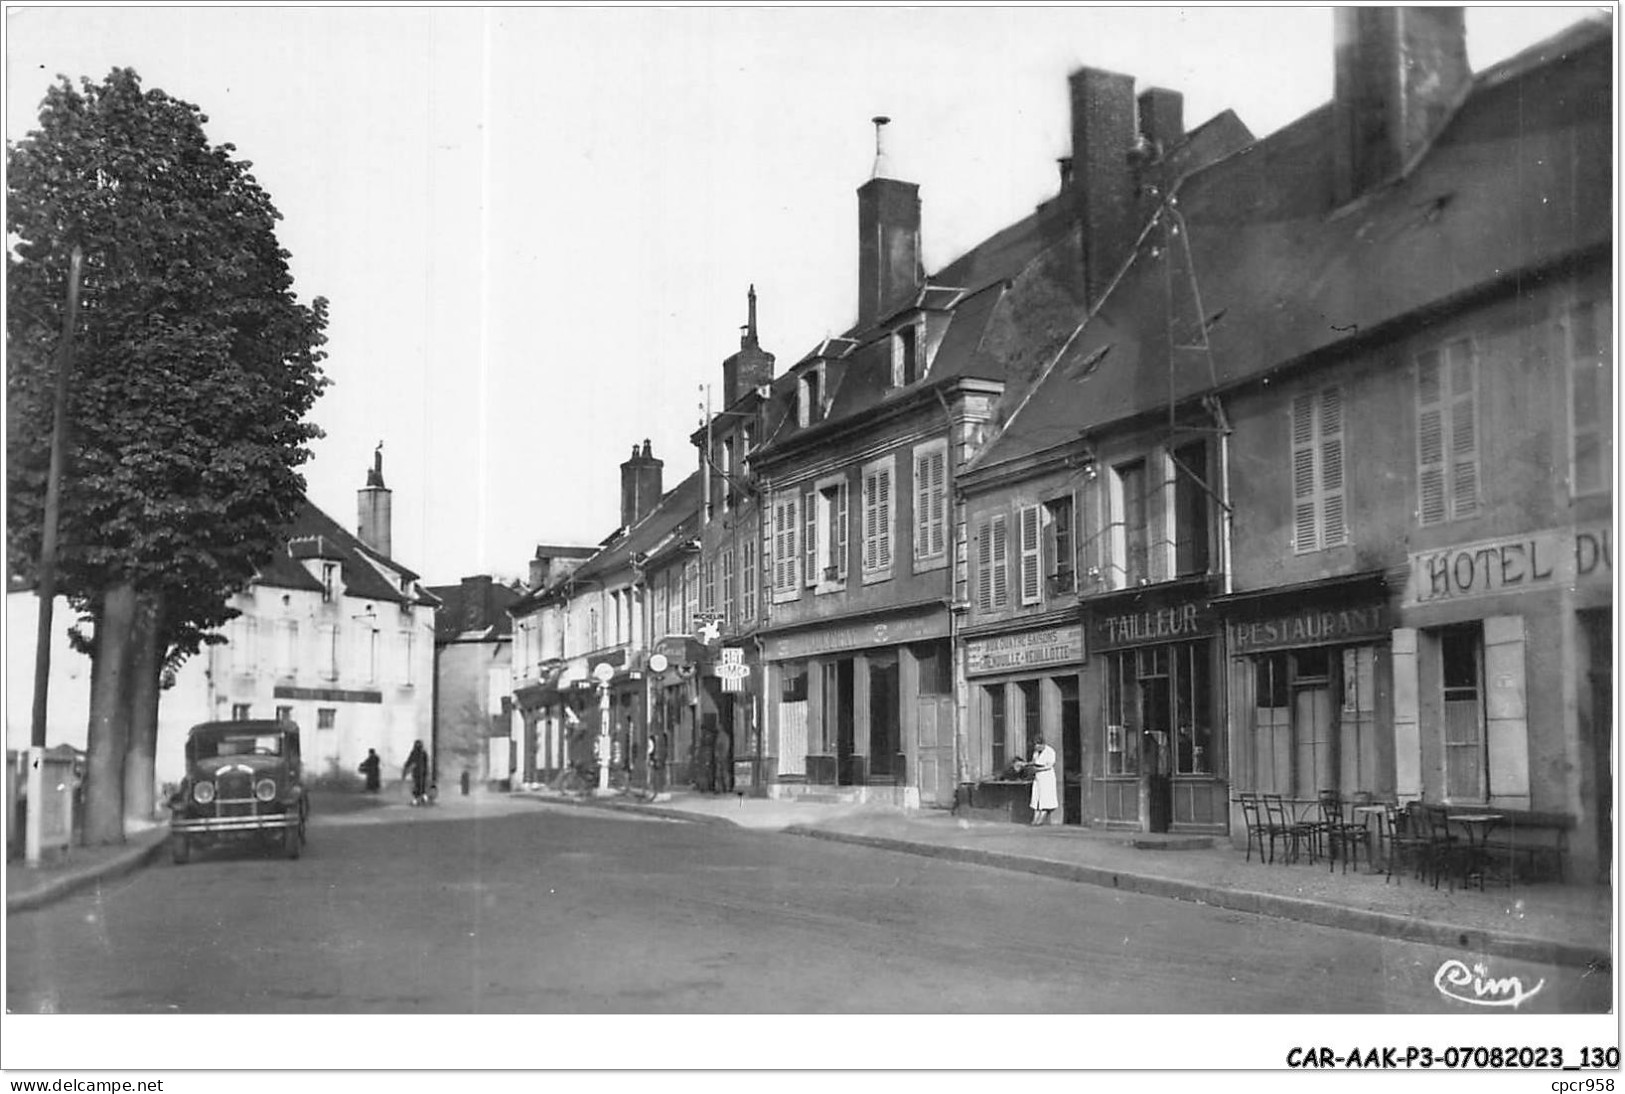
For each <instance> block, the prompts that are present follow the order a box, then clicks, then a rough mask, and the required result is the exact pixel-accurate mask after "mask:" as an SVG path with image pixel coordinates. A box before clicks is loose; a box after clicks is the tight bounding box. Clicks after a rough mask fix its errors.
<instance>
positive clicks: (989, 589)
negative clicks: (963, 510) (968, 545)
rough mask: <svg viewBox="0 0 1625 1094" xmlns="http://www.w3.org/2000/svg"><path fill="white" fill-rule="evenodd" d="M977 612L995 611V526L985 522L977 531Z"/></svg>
mask: <svg viewBox="0 0 1625 1094" xmlns="http://www.w3.org/2000/svg"><path fill="white" fill-rule="evenodd" d="M976 610H977V611H980V612H984V613H985V612H990V611H992V610H993V526H992V524H991V522H989V521H985V520H984V521H983V522H982V523H981V524H980V525H979V526H978V527H977V530H976Z"/></svg>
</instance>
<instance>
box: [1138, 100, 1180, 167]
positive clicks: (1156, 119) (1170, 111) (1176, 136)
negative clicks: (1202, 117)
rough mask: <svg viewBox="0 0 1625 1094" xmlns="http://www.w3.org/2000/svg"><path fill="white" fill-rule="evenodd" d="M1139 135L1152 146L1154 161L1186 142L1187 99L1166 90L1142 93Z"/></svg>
mask: <svg viewBox="0 0 1625 1094" xmlns="http://www.w3.org/2000/svg"><path fill="white" fill-rule="evenodd" d="M1139 102H1140V136H1142V137H1144V138H1145V141H1146V144H1147V145H1149V146H1150V151H1151V155H1152V158H1154V159H1161V158H1162V156H1163V155H1164V154H1165V153H1166V152H1167V151H1168V150H1169V149H1170V148H1172V147H1173V146H1174V145H1176V144H1178V143H1179V142H1180V141H1182V140H1184V139H1185V96H1183V95H1181V94H1180V93H1179V92H1177V91H1169V90H1168V89H1167V88H1163V87H1148V88H1146V89H1145V90H1144V91H1142V92H1140V100H1139Z"/></svg>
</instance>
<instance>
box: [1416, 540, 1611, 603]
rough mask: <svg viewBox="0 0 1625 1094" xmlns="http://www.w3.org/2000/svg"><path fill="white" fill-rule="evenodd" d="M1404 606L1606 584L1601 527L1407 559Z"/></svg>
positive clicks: (1607, 549) (1607, 554) (1607, 563)
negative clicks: (1408, 576)
mask: <svg viewBox="0 0 1625 1094" xmlns="http://www.w3.org/2000/svg"><path fill="white" fill-rule="evenodd" d="M1410 570H1411V574H1410V584H1409V586H1408V587H1407V588H1406V591H1405V606H1406V607H1415V606H1417V605H1421V604H1441V603H1448V602H1453V601H1457V600H1470V599H1472V598H1473V597H1479V596H1493V595H1496V594H1500V593H1519V592H1538V591H1540V590H1543V589H1557V588H1562V587H1570V588H1572V587H1575V586H1578V585H1590V584H1603V585H1606V584H1608V583H1610V582H1612V580H1613V577H1614V547H1613V537H1612V530H1611V528H1610V527H1609V525H1607V524H1594V525H1580V526H1577V527H1574V528H1553V529H1547V530H1544V531H1539V532H1526V533H1524V534H1522V535H1517V536H1506V537H1503V538H1501V539H1492V540H1483V541H1480V542H1478V543H1465V544H1461V545H1458V546H1454V547H1445V548H1441V549H1438V550H1433V551H1419V552H1416V553H1414V554H1412V555H1411V556H1410Z"/></svg>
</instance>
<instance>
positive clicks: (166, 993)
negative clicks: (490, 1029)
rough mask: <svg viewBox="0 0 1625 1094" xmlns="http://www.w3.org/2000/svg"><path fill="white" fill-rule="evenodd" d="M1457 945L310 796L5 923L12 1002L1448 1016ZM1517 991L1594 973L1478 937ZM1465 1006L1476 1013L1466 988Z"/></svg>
mask: <svg viewBox="0 0 1625 1094" xmlns="http://www.w3.org/2000/svg"><path fill="white" fill-rule="evenodd" d="M1455 957H1459V958H1463V959H1466V960H1469V961H1470V960H1471V959H1470V957H1469V956H1468V955H1466V954H1462V953H1459V952H1450V951H1444V950H1441V949H1439V948H1437V947H1429V946H1422V945H1416V944H1410V943H1398V942H1392V941H1388V940H1385V939H1381V938H1377V937H1374V936H1371V935H1366V934H1358V933H1353V932H1347V931H1339V930H1334V929H1329V928H1322V927H1315V926H1311V925H1305V924H1300V923H1295V922H1290V921H1285V920H1276V919H1269V918H1264V917H1257V916H1251V915H1247V914H1241V913H1235V912H1227V911H1223V910H1218V909H1214V908H1209V907H1205V906H1201V905H1197V904H1190V903H1184V902H1180V901H1175V900H1168V899H1162V898H1155V897H1146V896H1138V895H1133V894H1123V893H1114V892H1112V891H1110V890H1108V889H1103V888H1100V887H1097V886H1090V885H1079V884H1074V883H1069V882H1064V881H1060V880H1053V879H1049V878H1043V877H1037V876H1030V875H1021V874H1014V873H1009V872H1004V871H999V870H996V869H992V868H985V867H977V866H968V865H959V864H953V863H947V862H942V861H939V860H935V859H930V858H923V857H916V856H911V855H905V854H897V853H892V852H886V851H876V850H871V849H865V848H859V847H852V846H846V845H840V844H833V843H826V842H824V841H821V840H808V839H804V838H799V837H795V836H788V835H783V834H778V833H772V832H761V831H747V830H743V829H738V828H735V827H733V826H730V825H726V824H697V823H686V822H682V821H675V820H666V819H662V818H654V817H646V816H638V815H633V814H620V813H612V812H608V811H601V810H595V809H583V808H580V807H575V806H568V805H544V804H539V803H535V802H527V801H517V800H514V801H501V802H499V803H497V804H496V805H494V806H493V808H492V810H491V811H489V812H482V813H481V815H480V816H479V817H478V818H477V819H476V818H474V817H472V816H471V815H470V814H469V813H468V812H467V811H466V810H465V811H463V812H461V813H458V812H457V811H456V810H454V809H452V808H440V809H425V810H413V809H408V808H406V807H404V806H402V805H399V804H391V805H387V806H384V807H381V808H378V809H374V810H371V811H367V812H361V813H352V814H348V815H336V816H335V815H330V814H327V815H324V814H323V813H322V812H321V811H318V812H317V813H316V814H315V816H314V817H313V821H312V827H311V835H310V843H309V845H308V846H307V847H306V849H305V853H304V856H303V857H302V858H300V859H299V860H297V861H289V860H286V859H284V858H282V857H280V856H277V855H273V854H271V853H269V852H264V851H260V850H257V849H230V848H228V849H221V850H216V851H211V852H204V853H201V854H197V853H195V854H194V856H193V859H192V862H191V863H190V864H189V865H186V866H175V865H173V864H171V863H170V861H169V860H168V858H167V856H166V857H164V858H161V859H159V860H158V861H157V862H155V863H154V865H152V866H150V867H148V868H146V869H144V870H140V871H137V872H136V873H134V874H132V875H129V876H128V877H125V878H123V879H120V880H117V881H113V882H110V883H108V884H107V885H106V886H105V887H104V889H103V890H102V892H101V893H99V894H97V893H87V894H83V895H80V896H76V897H73V898H71V899H69V900H66V901H64V902H62V903H59V904H56V905H53V906H49V907H46V908H43V909H40V910H38V911H34V912H26V913H20V914H17V915H13V916H12V917H11V918H10V922H9V937H8V966H9V970H10V971H9V974H8V976H9V979H8V983H7V985H6V990H7V997H6V1002H7V1007H8V1009H9V1010H11V1011H13V1012H21V1013H192V1014H213V1013H233V1012H259V1013H296V1012H298V1013H331V1012H343V1013H390V1014H412V1013H487V1014H489V1013H498V1014H500V1013H600V1012H613V1013H680V1012H706V1013H734V1012H753V1013H764V1014H769V1013H787V1012H788V1013H813V1012H816V1013H868V1012H894V1013H896V1012H905V1013H906V1012H912V1013H946V1012H957V1013H968V1012H996V1013H1032V1012H1051V1013H1121V1014H1126V1013H1144V1012H1150V1013H1442V1012H1452V1013H1468V1012H1472V1011H1474V1009H1475V1008H1471V1007H1466V1006H1463V1005H1462V1004H1460V1003H1457V1002H1454V1001H1452V1000H1450V999H1447V998H1445V997H1444V996H1443V995H1442V994H1441V993H1440V992H1439V990H1437V989H1436V988H1435V985H1434V980H1435V974H1436V973H1437V972H1438V970H1439V969H1440V966H1441V964H1442V963H1443V962H1445V961H1447V960H1449V959H1451V958H1455ZM1494 975H1495V976H1497V977H1509V976H1517V977H1519V978H1520V979H1521V981H1522V983H1523V985H1524V987H1525V989H1528V988H1531V987H1533V986H1534V985H1535V984H1536V982H1537V981H1544V986H1543V988H1541V989H1540V990H1538V991H1537V992H1536V993H1535V994H1533V995H1532V996H1531V997H1530V998H1529V1000H1528V1001H1527V1002H1526V1003H1525V1004H1524V1005H1523V1006H1522V1007H1521V1008H1520V1009H1521V1010H1522V1011H1524V1012H1529V1011H1534V1012H1579V1011H1601V1010H1603V1009H1605V1008H1606V1007H1607V1005H1608V999H1609V983H1608V977H1607V976H1605V975H1596V976H1587V975H1586V974H1585V973H1584V971H1583V970H1579V969H1571V968H1560V967H1554V966H1541V965H1532V964H1528V963H1522V962H1516V961H1511V960H1498V961H1497V962H1496V966H1495V969H1494ZM1478 1012H1479V1013H1493V1011H1488V1010H1479V1011H1478Z"/></svg>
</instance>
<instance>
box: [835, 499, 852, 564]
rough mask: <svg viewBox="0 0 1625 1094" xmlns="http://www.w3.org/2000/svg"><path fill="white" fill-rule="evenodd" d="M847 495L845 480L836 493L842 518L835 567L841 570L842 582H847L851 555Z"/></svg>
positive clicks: (840, 518) (839, 520) (837, 506)
mask: <svg viewBox="0 0 1625 1094" xmlns="http://www.w3.org/2000/svg"><path fill="white" fill-rule="evenodd" d="M847 494H848V490H847V488H846V480H844V479H843V480H841V488H840V489H839V490H838V491H836V494H835V506H836V508H837V509H838V510H839V511H840V516H839V519H838V523H837V528H838V530H839V531H838V535H837V537H836V539H837V543H836V555H835V565H836V566H837V567H838V568H839V571H840V573H839V577H840V580H842V581H845V580H846V558H847V555H848V554H850V552H849V551H848V550H847V540H846V507H847Z"/></svg>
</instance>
